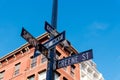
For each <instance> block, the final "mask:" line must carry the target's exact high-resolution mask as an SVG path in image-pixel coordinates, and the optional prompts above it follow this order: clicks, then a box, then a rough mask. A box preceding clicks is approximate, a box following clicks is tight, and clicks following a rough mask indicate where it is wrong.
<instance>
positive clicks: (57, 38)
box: [44, 31, 65, 49]
mask: <svg viewBox="0 0 120 80" xmlns="http://www.w3.org/2000/svg"><path fill="white" fill-rule="evenodd" d="M63 40H65V31H63V32H62V33H60V34H59V35H57V36H55V37H54V38H52V39H51V40H49V41H48V42H46V43H45V44H44V46H45V47H46V48H47V49H49V48H52V47H54V46H56V45H57V44H59V43H60V42H62V41H63Z"/></svg>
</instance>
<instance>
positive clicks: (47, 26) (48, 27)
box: [45, 22, 70, 47]
mask: <svg viewBox="0 0 120 80" xmlns="http://www.w3.org/2000/svg"><path fill="white" fill-rule="evenodd" d="M45 30H46V31H47V32H48V33H50V34H51V36H54V37H55V36H57V35H58V34H59V32H57V31H56V29H55V28H54V27H52V26H51V25H50V24H49V23H48V22H45ZM62 43H63V44H64V46H65V47H69V45H70V43H68V41H67V40H64V41H63V42H62Z"/></svg>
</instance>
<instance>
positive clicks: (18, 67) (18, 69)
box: [14, 63, 20, 75]
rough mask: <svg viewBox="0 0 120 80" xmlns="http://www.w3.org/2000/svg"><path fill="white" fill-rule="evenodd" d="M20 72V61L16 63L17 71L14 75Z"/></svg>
mask: <svg viewBox="0 0 120 80" xmlns="http://www.w3.org/2000/svg"><path fill="white" fill-rule="evenodd" d="M19 72H20V63H18V64H16V65H15V72H14V75H17V74H19Z"/></svg>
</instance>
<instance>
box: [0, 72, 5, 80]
mask: <svg viewBox="0 0 120 80" xmlns="http://www.w3.org/2000/svg"><path fill="white" fill-rule="evenodd" d="M4 73H5V70H4V71H1V72H0V80H3V78H4Z"/></svg>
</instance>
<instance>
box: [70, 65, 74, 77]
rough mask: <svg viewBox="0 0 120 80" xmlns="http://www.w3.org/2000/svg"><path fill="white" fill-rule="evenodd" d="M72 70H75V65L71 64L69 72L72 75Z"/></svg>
mask: <svg viewBox="0 0 120 80" xmlns="http://www.w3.org/2000/svg"><path fill="white" fill-rule="evenodd" d="M74 70H75V66H74V65H71V71H70V73H71V75H72V76H74Z"/></svg>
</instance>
